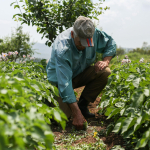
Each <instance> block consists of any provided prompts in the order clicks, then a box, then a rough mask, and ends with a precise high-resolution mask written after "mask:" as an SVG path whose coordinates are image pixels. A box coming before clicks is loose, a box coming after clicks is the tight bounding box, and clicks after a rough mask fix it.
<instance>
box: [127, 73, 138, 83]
mask: <svg viewBox="0 0 150 150" xmlns="http://www.w3.org/2000/svg"><path fill="white" fill-rule="evenodd" d="M135 77H136V76H135V75H133V74H131V75H129V77H128V78H127V80H126V81H128V82H130V81H132V80H133V79H134V78H135Z"/></svg>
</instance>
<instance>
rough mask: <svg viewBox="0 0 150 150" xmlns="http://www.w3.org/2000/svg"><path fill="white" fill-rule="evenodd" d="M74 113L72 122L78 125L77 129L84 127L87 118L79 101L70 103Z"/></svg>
mask: <svg viewBox="0 0 150 150" xmlns="http://www.w3.org/2000/svg"><path fill="white" fill-rule="evenodd" d="M69 106H70V108H71V110H72V114H73V122H72V124H73V125H74V126H75V127H76V129H77V130H82V129H84V123H85V122H86V119H85V118H84V116H83V115H82V113H81V111H80V109H79V107H78V104H77V102H75V103H72V104H69Z"/></svg>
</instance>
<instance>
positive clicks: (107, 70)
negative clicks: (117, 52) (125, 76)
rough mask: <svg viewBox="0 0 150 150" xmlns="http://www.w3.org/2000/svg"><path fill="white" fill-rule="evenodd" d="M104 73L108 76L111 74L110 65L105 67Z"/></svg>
mask: <svg viewBox="0 0 150 150" xmlns="http://www.w3.org/2000/svg"><path fill="white" fill-rule="evenodd" d="M104 74H105V76H107V77H108V76H109V75H110V74H111V70H110V68H109V67H106V68H105V70H104Z"/></svg>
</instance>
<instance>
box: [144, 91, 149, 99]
mask: <svg viewBox="0 0 150 150" xmlns="http://www.w3.org/2000/svg"><path fill="white" fill-rule="evenodd" d="M144 95H145V96H147V97H148V96H149V89H144Z"/></svg>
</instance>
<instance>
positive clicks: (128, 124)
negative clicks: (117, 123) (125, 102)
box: [121, 117, 137, 133]
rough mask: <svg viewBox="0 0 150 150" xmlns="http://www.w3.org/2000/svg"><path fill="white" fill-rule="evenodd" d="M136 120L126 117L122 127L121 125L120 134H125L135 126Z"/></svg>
mask: <svg viewBox="0 0 150 150" xmlns="http://www.w3.org/2000/svg"><path fill="white" fill-rule="evenodd" d="M136 119H137V118H131V117H128V118H126V119H125V120H124V121H123V125H122V132H121V133H124V132H126V131H127V130H128V129H129V128H130V127H132V126H133V125H134V124H135V121H136Z"/></svg>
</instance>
